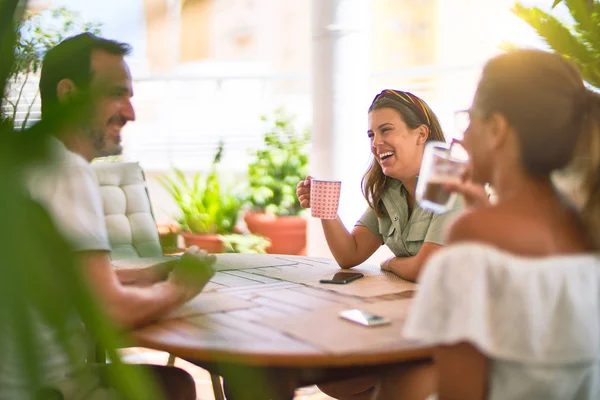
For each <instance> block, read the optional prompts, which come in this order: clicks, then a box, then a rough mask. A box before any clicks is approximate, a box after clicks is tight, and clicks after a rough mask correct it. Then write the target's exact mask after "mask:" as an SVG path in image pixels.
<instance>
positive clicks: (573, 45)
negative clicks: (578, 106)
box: [513, 0, 600, 88]
mask: <svg viewBox="0 0 600 400" xmlns="http://www.w3.org/2000/svg"><path fill="white" fill-rule="evenodd" d="M558 3H559V2H555V4H554V6H555V5H556V4H558ZM565 4H566V6H567V7H568V10H569V12H570V14H571V15H572V17H573V20H574V21H575V24H574V25H573V26H567V25H565V24H564V23H562V22H561V21H560V20H558V19H557V18H556V17H554V16H552V15H550V14H549V13H547V12H545V11H542V10H541V9H539V8H538V7H526V6H524V5H522V4H520V3H517V4H516V5H515V7H514V9H513V11H514V13H515V14H516V15H517V16H519V17H520V18H521V19H523V20H524V21H525V22H527V23H528V24H529V25H530V26H531V27H532V28H533V29H534V30H535V31H536V32H537V33H538V34H539V35H540V37H541V38H542V39H543V40H544V41H545V42H546V43H547V44H548V45H549V46H550V47H551V48H552V49H553V50H554V51H556V52H557V53H559V54H561V55H563V56H564V57H566V58H568V59H570V60H571V61H573V62H574V63H575V64H577V65H578V66H579V68H580V70H581V74H582V76H583V78H584V79H585V80H586V81H587V82H588V83H589V84H591V85H592V86H594V87H597V88H600V63H599V62H600V17H599V15H598V12H599V11H600V6H598V2H588V1H587V0H565Z"/></svg>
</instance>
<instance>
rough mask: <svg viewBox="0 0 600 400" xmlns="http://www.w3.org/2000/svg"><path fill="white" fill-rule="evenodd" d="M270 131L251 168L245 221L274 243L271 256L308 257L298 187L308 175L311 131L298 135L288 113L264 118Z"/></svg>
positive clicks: (271, 246) (300, 132)
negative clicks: (305, 255) (298, 255)
mask: <svg viewBox="0 0 600 400" xmlns="http://www.w3.org/2000/svg"><path fill="white" fill-rule="evenodd" d="M261 119H262V121H263V122H265V123H266V124H268V126H269V128H268V129H267V131H266V132H265V134H264V137H263V144H264V145H263V147H262V148H260V149H258V150H256V151H254V152H253V153H252V160H251V162H250V164H249V165H248V186H249V189H248V204H249V207H250V209H249V210H248V211H247V212H246V213H245V215H244V221H245V222H246V225H247V226H248V229H249V230H250V232H252V233H255V234H258V235H262V236H265V237H267V238H269V240H270V241H271V245H270V246H269V247H268V248H267V252H269V253H273V254H304V253H305V252H306V219H305V218H303V217H302V216H301V215H300V214H301V213H302V207H300V203H299V202H298V199H297V198H296V185H297V184H298V182H299V181H301V180H302V179H304V178H305V177H306V175H307V174H308V155H309V149H308V143H309V141H310V132H309V130H308V129H305V130H303V131H298V130H297V128H296V125H295V118H294V116H293V115H290V114H289V113H287V112H286V111H285V110H284V109H278V110H276V111H275V112H274V113H273V114H272V115H271V116H262V117H261Z"/></svg>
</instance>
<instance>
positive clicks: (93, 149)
mask: <svg viewBox="0 0 600 400" xmlns="http://www.w3.org/2000/svg"><path fill="white" fill-rule="evenodd" d="M129 52H130V47H129V46H128V45H126V44H123V43H118V42H115V41H111V40H106V39H103V38H99V37H97V36H94V35H91V34H88V33H85V34H81V35H77V36H74V37H71V38H68V39H66V40H64V41H63V42H61V43H60V44H59V45H58V46H56V47H55V48H53V49H51V50H50V51H48V53H47V54H46V56H45V57H44V61H43V64H42V72H41V78H40V94H41V100H42V120H44V119H50V118H56V116H57V115H58V117H59V118H57V119H55V120H54V121H52V122H51V124H50V126H52V127H54V128H53V132H52V137H51V138H50V140H49V142H50V146H51V151H50V154H51V158H50V160H49V162H47V163H45V164H42V165H37V166H34V167H33V168H32V169H31V170H30V171H29V173H28V175H27V183H28V188H29V191H30V193H31V196H32V197H33V198H34V200H36V201H38V202H39V203H40V204H41V205H43V206H44V207H45V208H46V209H47V211H48V212H49V214H50V216H51V217H52V219H53V221H54V223H55V224H56V226H57V227H58V229H59V231H61V233H62V234H63V235H64V236H65V238H66V239H67V240H68V241H69V242H70V244H71V246H72V247H73V249H74V250H75V251H76V252H77V256H78V259H79V261H80V264H81V266H82V268H83V269H84V276H85V277H86V278H88V280H89V283H90V287H91V288H92V290H93V291H95V292H96V294H97V295H98V298H99V299H100V302H101V305H102V306H104V308H105V310H106V311H107V313H108V315H109V317H111V318H112V319H113V320H114V321H115V322H116V323H117V324H118V326H120V327H123V328H135V327H139V326H142V325H144V324H148V323H150V322H152V321H154V320H156V319H157V318H158V317H160V316H161V315H163V314H165V313H167V312H169V311H170V310H172V309H173V308H175V307H177V306H179V305H180V304H182V303H184V302H186V301H188V300H189V299H191V298H193V297H194V296H196V295H197V294H198V293H199V292H200V291H201V290H202V288H203V286H204V285H205V284H206V282H207V281H208V279H209V278H210V276H211V273H212V268H211V265H212V264H213V263H214V256H206V255H205V256H202V255H200V256H197V257H196V260H197V262H198V263H199V264H200V265H201V266H202V267H203V268H205V269H206V270H207V274H204V276H200V275H198V276H197V277H196V278H195V279H190V277H189V275H184V274H183V272H182V271H180V269H179V268H178V266H177V265H176V266H175V267H174V268H173V270H172V271H169V270H167V269H165V268H164V267H161V266H157V267H156V268H153V269H149V270H127V271H120V270H115V269H113V268H112V266H111V260H110V250H111V248H110V244H109V240H108V234H107V231H106V226H105V224H104V213H103V210H102V199H101V195H100V190H99V186H98V183H97V181H96V178H95V175H94V173H93V171H92V169H91V167H90V162H91V161H92V159H94V158H96V157H99V156H107V155H115V154H120V153H121V150H122V149H121V144H120V143H121V129H122V128H123V126H124V125H125V124H126V123H127V122H129V121H133V120H135V113H134V110H133V107H132V105H131V97H132V96H133V90H132V84H131V74H130V72H129V68H128V67H127V64H126V63H125V61H124V56H125V55H127V54H128V53H129ZM67 110H68V111H67ZM153 373H154V374H155V375H156V377H157V380H159V382H160V383H161V386H162V387H163V389H164V391H165V393H166V395H167V396H168V398H182V399H183V398H186V399H187V398H190V399H195V388H194V384H193V380H192V379H191V377H189V375H186V373H185V372H184V371H182V370H178V369H175V368H168V367H163V368H154V369H153Z"/></svg>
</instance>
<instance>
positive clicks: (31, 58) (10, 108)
mask: <svg viewBox="0 0 600 400" xmlns="http://www.w3.org/2000/svg"><path fill="white" fill-rule="evenodd" d="M100 27H101V24H100V23H95V22H86V21H84V20H83V18H82V17H81V16H80V15H79V14H78V13H76V12H73V11H70V10H68V9H67V8H65V7H60V8H56V9H47V10H43V11H41V12H39V13H33V12H31V11H26V12H25V13H24V15H23V18H22V19H20V20H18V21H17V23H15V28H14V29H15V34H16V39H15V40H16V44H15V47H14V63H13V64H12V68H11V71H10V76H9V79H8V83H9V84H8V85H7V87H6V91H3V92H2V93H4V96H3V101H2V103H3V104H2V105H3V109H4V110H3V112H2V117H3V118H4V119H5V120H6V121H7V122H12V123H13V124H14V123H15V121H17V112H18V111H19V105H20V103H22V102H23V101H26V102H27V104H26V107H27V111H26V114H25V116H24V117H23V120H22V121H21V122H20V124H19V126H16V127H15V128H16V129H19V130H24V129H25V127H26V125H27V121H28V119H29V116H30V115H31V110H32V108H33V105H34V104H35V101H36V99H37V97H38V95H39V92H38V91H36V92H35V94H34V96H33V98H28V99H26V98H25V97H24V96H25V95H26V93H25V91H26V87H27V83H28V82H29V80H30V78H31V75H32V74H38V73H39V71H40V69H41V66H42V59H43V57H44V54H46V52H47V51H48V50H49V49H51V48H52V47H54V46H56V45H57V44H58V43H60V42H62V41H63V40H64V39H66V38H67V37H69V36H72V35H76V34H78V33H81V32H91V33H94V34H97V35H99V34H100ZM10 92H14V93H16V98H13V99H10V98H9V93H10Z"/></svg>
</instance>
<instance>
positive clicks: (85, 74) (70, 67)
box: [40, 32, 131, 116]
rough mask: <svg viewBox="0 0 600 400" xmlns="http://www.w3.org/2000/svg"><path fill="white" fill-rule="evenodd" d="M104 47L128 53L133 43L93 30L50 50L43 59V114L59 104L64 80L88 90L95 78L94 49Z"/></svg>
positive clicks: (104, 49)
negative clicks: (58, 89)
mask: <svg viewBox="0 0 600 400" xmlns="http://www.w3.org/2000/svg"><path fill="white" fill-rule="evenodd" d="M94 50H103V51H106V52H108V53H110V54H114V55H118V56H126V55H128V54H129V53H131V46H130V45H128V44H126V43H120V42H116V41H114V40H108V39H104V38H101V37H98V36H96V35H93V34H91V33H87V32H86V33H81V34H79V35H76V36H71V37H69V38H67V39H65V40H63V41H62V42H60V43H59V44H58V45H56V46H55V47H53V48H52V49H50V50H48V52H47V53H46V55H45V56H44V59H43V61H42V73H41V76H40V97H41V101H42V116H43V115H44V114H45V113H48V112H50V111H49V110H51V109H52V108H55V107H56V106H57V105H58V96H57V93H56V88H57V86H58V82H60V81H61V80H63V79H70V80H72V81H73V82H74V83H75V85H76V86H77V87H78V88H80V89H84V90H85V89H86V88H87V87H88V86H89V84H90V82H91V80H92V69H91V56H92V51H94Z"/></svg>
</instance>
